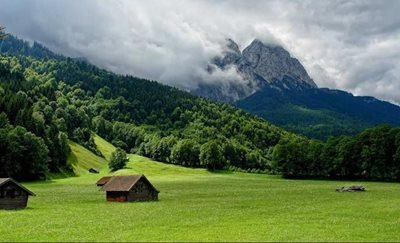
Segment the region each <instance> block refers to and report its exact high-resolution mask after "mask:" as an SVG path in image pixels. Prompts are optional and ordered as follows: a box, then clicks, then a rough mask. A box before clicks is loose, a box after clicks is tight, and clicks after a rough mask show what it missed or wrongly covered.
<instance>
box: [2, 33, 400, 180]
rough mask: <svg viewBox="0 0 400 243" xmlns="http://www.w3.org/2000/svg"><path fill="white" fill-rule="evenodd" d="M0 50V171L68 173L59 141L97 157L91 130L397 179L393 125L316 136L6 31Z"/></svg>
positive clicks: (118, 140)
mask: <svg viewBox="0 0 400 243" xmlns="http://www.w3.org/2000/svg"><path fill="white" fill-rule="evenodd" d="M0 51H1V53H2V55H1V57H0V147H1V151H5V152H4V153H3V152H2V154H1V155H0V177H2V176H13V177H16V178H20V179H36V178H42V177H45V176H46V174H47V173H48V172H55V173H57V172H59V171H65V170H71V168H70V165H69V164H68V161H67V158H68V154H69V152H70V149H69V145H68V140H73V141H75V142H77V143H79V144H82V145H83V146H85V147H87V148H88V149H90V150H91V151H93V152H95V153H97V154H99V155H101V154H100V152H99V151H98V150H97V148H96V145H95V143H94V141H93V133H97V134H99V135H100V136H102V137H103V138H105V139H106V140H108V141H110V142H111V143H113V144H114V145H115V146H117V147H119V148H121V149H123V150H125V151H127V152H135V153H139V154H142V155H145V156H147V157H150V158H154V159H155V160H158V161H163V162H167V163H173V164H177V165H184V166H189V167H204V168H208V169H210V170H216V169H225V168H232V169H240V170H246V171H254V172H255V171H268V172H271V173H283V174H284V175H286V176H304V177H307V176H316V177H341V178H342V177H364V178H377V179H388V178H389V179H395V178H398V175H397V174H398V172H396V171H399V169H400V165H399V162H398V161H399V158H400V155H399V154H400V149H399V146H400V138H399V135H398V134H399V133H398V130H397V129H393V128H390V127H384V128H376V129H377V130H374V129H373V130H368V131H366V132H364V133H362V134H361V135H359V136H356V137H339V138H332V139H329V140H328V141H327V142H319V141H316V140H309V139H307V138H304V137H301V136H297V135H294V134H291V133H288V132H286V131H284V130H283V129H280V128H278V127H275V126H273V125H270V124H269V123H267V122H266V121H264V120H262V119H260V118H258V117H255V116H253V115H250V114H248V113H246V112H244V111H242V110H240V109H237V108H234V107H232V106H230V105H227V104H218V103H214V102H211V101H207V100H205V99H203V98H199V97H194V96H192V95H190V94H188V93H186V92H183V91H180V90H178V89H176V88H172V87H168V86H164V85H161V84H159V83H157V82H153V81H148V80H143V79H139V78H135V77H132V76H123V75H116V74H113V73H110V72H108V71H105V70H102V69H99V68H97V67H95V66H93V65H91V64H89V63H87V62H84V61H79V60H74V59H71V58H65V57H63V56H60V55H56V54H54V53H52V52H50V51H49V50H47V49H46V48H44V47H43V46H41V45H39V44H34V45H32V46H31V45H29V43H26V42H23V41H21V40H18V39H16V38H15V37H12V36H8V37H6V38H5V39H4V40H3V41H0ZM385 129H386V130H385ZM374 131H375V132H374ZM17 137H18V139H17ZM21 137H23V139H22V138H21ZM389 148H390V149H389ZM120 157H121V156H120ZM121 158H122V157H121ZM28 164H29V165H28ZM116 164H117V165H118V166H119V165H120V164H119V163H116ZM111 166H113V164H111Z"/></svg>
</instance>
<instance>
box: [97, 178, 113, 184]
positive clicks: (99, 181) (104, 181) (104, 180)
mask: <svg viewBox="0 0 400 243" xmlns="http://www.w3.org/2000/svg"><path fill="white" fill-rule="evenodd" d="M111 177H112V176H104V177H102V178H100V180H98V181H97V182H96V185H98V186H104V185H105V184H106V183H107V182H108V181H109V180H110V179H111Z"/></svg>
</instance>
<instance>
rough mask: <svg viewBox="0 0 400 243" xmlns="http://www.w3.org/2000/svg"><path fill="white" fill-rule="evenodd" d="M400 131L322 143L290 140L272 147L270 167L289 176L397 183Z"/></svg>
mask: <svg viewBox="0 0 400 243" xmlns="http://www.w3.org/2000/svg"><path fill="white" fill-rule="evenodd" d="M399 138H400V129H399V128H391V127H389V126H379V127H376V128H371V129H368V130H366V131H364V132H362V133H361V134H359V135H357V136H355V137H345V136H342V137H339V138H330V139H328V141H326V142H325V143H322V142H318V141H312V140H306V139H299V138H297V139H290V140H287V141H282V142H281V143H280V144H278V145H277V146H276V147H275V148H274V152H273V167H274V170H275V171H279V172H282V173H283V174H284V175H285V176H288V177H319V178H327V177H329V178H350V179H353V178H361V179H377V180H400V173H399V172H400V167H399V165H400V164H399V151H400V143H399Z"/></svg>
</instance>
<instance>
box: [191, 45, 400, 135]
mask: <svg viewBox="0 0 400 243" xmlns="http://www.w3.org/2000/svg"><path fill="white" fill-rule="evenodd" d="M231 69H233V70H235V71H236V72H237V73H238V75H239V76H240V77H241V79H242V80H243V81H242V82H241V83H240V85H239V84H238V83H235V82H233V83H226V82H216V83H208V84H203V85H201V86H199V87H198V88H197V89H195V90H193V91H192V92H193V93H194V94H197V95H200V96H203V97H206V98H209V99H212V100H216V101H220V102H227V103H233V104H235V105H236V106H238V107H240V108H243V109H244V110H246V111H249V112H251V113H253V114H256V115H258V116H260V117H262V118H264V119H266V120H268V121H270V122H272V123H274V124H276V125H280V126H283V127H284V128H286V129H288V130H291V131H294V132H298V133H302V134H304V135H307V136H309V137H313V138H318V139H326V138H328V137H329V136H340V135H344V134H355V133H358V132H360V131H362V130H364V129H365V128H367V127H372V126H375V125H377V124H381V123H386V124H390V125H394V126H399V125H400V107H399V106H396V105H394V104H391V103H389V102H384V101H380V100H378V99H375V98H374V97H362V96H360V97H358V96H353V94H351V93H348V92H345V91H341V90H333V89H327V88H323V89H321V88H318V86H317V85H316V84H315V82H314V81H313V80H312V78H311V77H310V76H309V75H308V73H307V71H306V69H305V68H304V67H303V65H302V64H301V63H300V62H299V61H298V60H297V59H296V58H294V57H292V56H291V55H290V53H289V52H288V51H286V50H285V49H284V48H283V47H281V46H279V45H275V44H274V45H271V44H267V43H263V42H262V41H260V40H257V39H255V40H254V41H253V42H252V43H251V44H250V45H249V46H247V47H246V48H245V49H244V50H243V51H240V48H239V46H238V45H237V44H236V43H235V42H234V41H233V40H231V39H228V40H227V44H226V49H225V50H224V52H223V54H222V55H221V56H217V57H214V58H213V59H212V60H211V61H210V64H209V66H208V67H207V70H208V72H210V73H214V72H218V71H221V70H222V71H225V70H231Z"/></svg>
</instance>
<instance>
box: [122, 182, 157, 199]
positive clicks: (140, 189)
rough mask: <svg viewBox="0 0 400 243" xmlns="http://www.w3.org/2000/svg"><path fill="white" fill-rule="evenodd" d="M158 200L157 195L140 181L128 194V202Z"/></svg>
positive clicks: (146, 184)
mask: <svg viewBox="0 0 400 243" xmlns="http://www.w3.org/2000/svg"><path fill="white" fill-rule="evenodd" d="M150 200H158V193H157V192H156V191H155V190H154V189H153V188H152V187H151V186H150V185H148V183H147V182H146V181H145V180H143V179H141V180H140V181H138V182H137V183H136V185H135V186H134V187H133V188H132V190H131V191H130V192H129V194H128V201H130V202H132V201H150Z"/></svg>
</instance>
